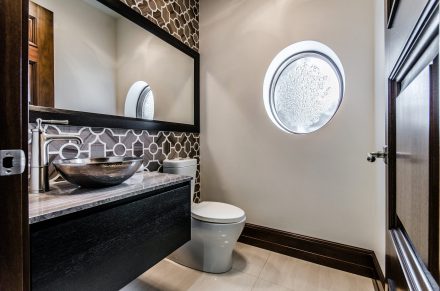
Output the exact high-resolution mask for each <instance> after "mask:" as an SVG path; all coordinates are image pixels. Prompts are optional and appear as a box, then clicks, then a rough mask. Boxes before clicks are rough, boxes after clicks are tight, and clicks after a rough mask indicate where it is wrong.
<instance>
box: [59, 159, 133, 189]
mask: <svg viewBox="0 0 440 291" xmlns="http://www.w3.org/2000/svg"><path fill="white" fill-rule="evenodd" d="M53 165H54V166H55V168H56V169H57V170H58V172H59V173H60V174H61V176H62V177H63V178H64V179H66V180H67V181H69V182H70V183H72V184H75V185H78V186H81V187H84V188H100V187H108V186H115V185H118V184H121V183H122V182H124V181H125V180H127V179H128V178H130V177H131V176H133V174H134V173H136V171H137V170H138V169H139V167H140V166H141V165H142V159H141V158H133V157H110V158H93V159H64V160H58V161H54V162H53Z"/></svg>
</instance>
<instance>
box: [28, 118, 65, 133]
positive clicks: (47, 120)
mask: <svg viewBox="0 0 440 291" xmlns="http://www.w3.org/2000/svg"><path fill="white" fill-rule="evenodd" d="M43 124H63V125H68V124H69V120H53V119H52V120H49V119H41V118H37V127H36V128H37V129H38V130H40V131H42V130H43V127H42V125H43Z"/></svg>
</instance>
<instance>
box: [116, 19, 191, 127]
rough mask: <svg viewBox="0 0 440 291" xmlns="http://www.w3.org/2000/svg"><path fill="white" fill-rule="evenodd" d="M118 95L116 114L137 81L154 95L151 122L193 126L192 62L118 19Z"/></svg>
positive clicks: (166, 45)
mask: <svg viewBox="0 0 440 291" xmlns="http://www.w3.org/2000/svg"><path fill="white" fill-rule="evenodd" d="M116 34H117V42H116V46H117V49H116V51H117V63H118V64H117V77H116V79H117V93H118V94H117V95H118V106H117V108H118V109H117V112H118V114H119V115H124V105H125V97H126V96H127V92H128V90H129V89H130V87H131V85H133V83H134V82H136V81H145V82H147V83H148V84H149V85H150V87H151V90H152V91H153V94H154V101H155V104H154V105H155V107H154V119H155V120H163V121H170V122H179V123H188V124H194V61H193V59H192V58H191V57H189V56H188V55H186V54H184V53H183V52H181V51H179V50H178V49H176V48H174V47H173V46H172V45H170V44H168V43H166V42H165V41H163V40H161V39H160V38H158V37H157V36H155V35H154V34H152V33H150V32H148V31H146V30H145V29H143V28H142V27H140V26H137V25H134V24H133V23H132V22H131V21H129V20H127V19H125V18H120V19H118V20H117V33H116Z"/></svg>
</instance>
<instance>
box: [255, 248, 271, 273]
mask: <svg viewBox="0 0 440 291" xmlns="http://www.w3.org/2000/svg"><path fill="white" fill-rule="evenodd" d="M271 255H272V252H271V251H269V255H268V256H267V258H266V261H265V262H264V265H263V267H262V268H261V270H260V272H259V273H258V279H262V278H261V274H262V273H263V270H264V267H266V265H267V262H268V261H269V258H270V256H271Z"/></svg>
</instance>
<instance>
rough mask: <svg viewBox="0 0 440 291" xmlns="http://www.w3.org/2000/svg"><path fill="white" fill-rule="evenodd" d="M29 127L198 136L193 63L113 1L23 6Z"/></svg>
mask: <svg viewBox="0 0 440 291" xmlns="http://www.w3.org/2000/svg"><path fill="white" fill-rule="evenodd" d="M29 103H30V105H31V106H30V109H31V110H30V119H31V121H33V119H35V118H38V117H43V118H51V119H68V120H69V121H70V123H71V124H73V125H87V126H99V127H122V128H137V129H154V130H174V131H196V132H197V131H199V55H198V53H197V52H196V51H194V50H192V49H190V48H188V47H187V46H185V45H184V44H182V43H181V42H179V41H178V40H177V39H175V38H174V37H172V36H171V35H169V34H167V33H166V32H165V31H163V30H161V29H160V28H159V27H157V26H155V25H154V24H153V23H151V22H150V21H149V20H147V19H146V18H144V17H143V16H141V15H139V14H138V13H137V12H135V11H133V10H132V9H131V8H129V7H128V6H126V5H125V4H123V3H122V2H121V1H119V0H99V1H97V0H76V1H72V0H32V1H30V2H29Z"/></svg>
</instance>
